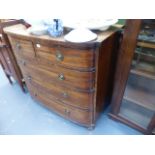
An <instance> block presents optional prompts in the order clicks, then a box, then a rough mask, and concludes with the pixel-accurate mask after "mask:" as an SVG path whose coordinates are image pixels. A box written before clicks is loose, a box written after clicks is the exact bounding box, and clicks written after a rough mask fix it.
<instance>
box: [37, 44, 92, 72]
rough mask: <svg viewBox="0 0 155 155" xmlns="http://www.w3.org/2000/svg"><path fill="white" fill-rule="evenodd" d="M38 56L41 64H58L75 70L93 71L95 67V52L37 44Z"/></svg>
mask: <svg viewBox="0 0 155 155" xmlns="http://www.w3.org/2000/svg"><path fill="white" fill-rule="evenodd" d="M35 50H36V56H37V59H38V61H40V63H48V64H57V65H60V66H63V67H67V68H73V69H81V70H82V69H83V70H87V69H91V68H93V67H94V66H95V61H94V56H95V51H94V49H92V50H79V49H72V48H64V47H60V46H58V47H47V46H44V45H41V44H35Z"/></svg>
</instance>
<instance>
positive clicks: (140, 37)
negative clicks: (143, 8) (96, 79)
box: [109, 20, 155, 134]
mask: <svg viewBox="0 0 155 155" xmlns="http://www.w3.org/2000/svg"><path fill="white" fill-rule="evenodd" d="M154 30H155V21H149V20H127V23H126V27H125V30H124V35H123V40H122V44H121V48H120V50H119V56H118V62H117V69H116V75H115V85H114V91H113V97H112V110H111V113H110V114H109V115H110V116H111V118H113V119H115V120H118V121H120V122H123V123H125V124H127V125H129V126H131V127H133V128H135V129H138V130H139V131H141V132H143V133H144V134H153V133H155V31H154Z"/></svg>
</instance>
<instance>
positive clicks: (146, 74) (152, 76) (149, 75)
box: [130, 68, 155, 80]
mask: <svg viewBox="0 0 155 155" xmlns="http://www.w3.org/2000/svg"><path fill="white" fill-rule="evenodd" d="M130 73H132V74H136V75H139V76H142V77H146V78H149V79H152V80H155V74H154V73H151V72H148V71H142V70H139V69H136V68H135V69H131V70H130Z"/></svg>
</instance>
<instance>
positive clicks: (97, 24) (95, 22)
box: [63, 19, 118, 31]
mask: <svg viewBox="0 0 155 155" xmlns="http://www.w3.org/2000/svg"><path fill="white" fill-rule="evenodd" d="M117 22H118V20H117V19H82V20H72V19H71V20H65V19H64V20H63V25H64V26H65V27H68V28H73V29H75V28H80V27H82V28H88V29H90V30H101V31H105V30H107V29H108V28H109V27H110V26H111V25H114V24H116V23H117Z"/></svg>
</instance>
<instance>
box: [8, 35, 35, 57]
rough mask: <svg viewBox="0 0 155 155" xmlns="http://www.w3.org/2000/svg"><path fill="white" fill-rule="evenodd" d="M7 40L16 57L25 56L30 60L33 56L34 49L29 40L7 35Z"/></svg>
mask: <svg viewBox="0 0 155 155" xmlns="http://www.w3.org/2000/svg"><path fill="white" fill-rule="evenodd" d="M9 40H10V42H11V45H12V49H13V51H14V54H15V56H16V58H17V59H22V58H27V59H30V60H32V59H34V58H35V50H34V46H33V43H32V42H31V41H27V40H20V39H16V38H13V37H9Z"/></svg>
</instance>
